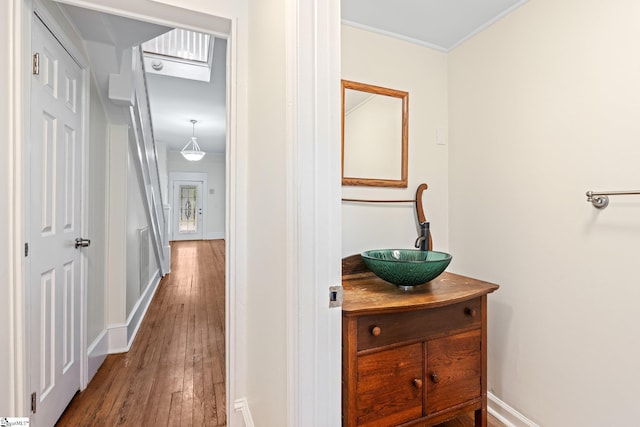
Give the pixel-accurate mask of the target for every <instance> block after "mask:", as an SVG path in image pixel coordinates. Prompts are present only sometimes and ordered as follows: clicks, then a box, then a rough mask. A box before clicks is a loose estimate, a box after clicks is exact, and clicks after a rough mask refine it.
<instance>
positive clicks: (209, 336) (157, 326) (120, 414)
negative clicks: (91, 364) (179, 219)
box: [56, 240, 226, 427]
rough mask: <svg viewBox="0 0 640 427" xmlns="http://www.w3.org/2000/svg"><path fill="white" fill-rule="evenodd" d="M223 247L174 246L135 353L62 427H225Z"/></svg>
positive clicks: (98, 378)
mask: <svg viewBox="0 0 640 427" xmlns="http://www.w3.org/2000/svg"><path fill="white" fill-rule="evenodd" d="M224 255H225V254H224V241H223V240H208V241H197V242H196V241H193V242H191V241H189V242H173V243H172V245H171V273H170V274H169V275H167V276H165V277H164V278H163V279H162V281H161V282H160V284H159V287H158V290H157V291H156V295H155V297H154V298H153V301H152V303H151V305H150V306H149V310H148V312H147V316H146V317H145V319H144V321H143V323H142V325H141V327H140V329H139V331H138V334H137V337H136V339H135V341H134V343H133V345H132V347H131V350H130V351H129V352H128V353H124V354H116V355H110V356H108V357H107V359H106V361H105V363H104V364H103V365H102V366H101V367H100V369H99V370H98V373H97V374H96V375H95V377H94V378H93V380H92V381H91V383H90V384H89V386H88V387H87V389H86V390H84V391H83V392H81V393H78V394H77V395H76V396H75V397H74V399H73V400H72V401H71V403H70V404H69V407H68V408H67V410H66V411H65V413H64V414H63V415H62V417H61V418H60V420H59V421H58V423H57V424H56V425H57V426H116V425H122V426H136V427H137V426H224V425H226V416H225V383H224V381H225V356H224V351H225V343H224V340H225V332H224V325H225V316H224V308H225V302H224V301H225V295H224V277H225V272H224V265H225V263H224Z"/></svg>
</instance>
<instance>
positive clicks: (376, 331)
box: [371, 326, 382, 337]
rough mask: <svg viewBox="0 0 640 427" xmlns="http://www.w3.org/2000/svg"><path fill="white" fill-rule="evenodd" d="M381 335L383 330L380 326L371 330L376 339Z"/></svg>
mask: <svg viewBox="0 0 640 427" xmlns="http://www.w3.org/2000/svg"><path fill="white" fill-rule="evenodd" d="M381 333H382V329H381V328H380V326H374V327H373V328H371V335H373V336H374V337H377V336H380V334H381Z"/></svg>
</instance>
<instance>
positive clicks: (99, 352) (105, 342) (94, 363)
mask: <svg viewBox="0 0 640 427" xmlns="http://www.w3.org/2000/svg"><path fill="white" fill-rule="evenodd" d="M107 354H109V336H108V334H107V330H106V329H105V330H104V331H102V332H101V333H100V335H98V338H96V339H95V340H94V341H93V342H92V343H91V345H90V346H89V348H88V349H87V359H88V360H87V371H88V372H87V383H89V382H90V381H91V379H92V378H93V376H94V375H95V374H96V372H98V368H99V367H100V366H101V365H102V362H104V359H106V357H107Z"/></svg>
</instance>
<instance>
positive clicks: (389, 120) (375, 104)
mask: <svg viewBox="0 0 640 427" xmlns="http://www.w3.org/2000/svg"><path fill="white" fill-rule="evenodd" d="M408 145H409V93H408V92H403V91H400V90H395V89H388V88H384V87H380V86H373V85H369V84H365V83H358V82H353V81H348V80H342V185H354V186H373V187H401V188H406V187H407V175H408V170H407V169H408Z"/></svg>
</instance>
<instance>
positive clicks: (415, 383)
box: [413, 378, 422, 388]
mask: <svg viewBox="0 0 640 427" xmlns="http://www.w3.org/2000/svg"><path fill="white" fill-rule="evenodd" d="M413 386H414V387H415V388H422V380H421V379H420V378H415V379H414V380H413Z"/></svg>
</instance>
